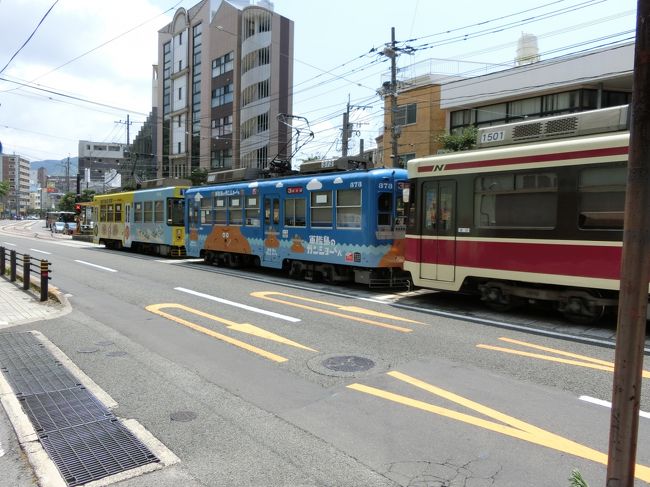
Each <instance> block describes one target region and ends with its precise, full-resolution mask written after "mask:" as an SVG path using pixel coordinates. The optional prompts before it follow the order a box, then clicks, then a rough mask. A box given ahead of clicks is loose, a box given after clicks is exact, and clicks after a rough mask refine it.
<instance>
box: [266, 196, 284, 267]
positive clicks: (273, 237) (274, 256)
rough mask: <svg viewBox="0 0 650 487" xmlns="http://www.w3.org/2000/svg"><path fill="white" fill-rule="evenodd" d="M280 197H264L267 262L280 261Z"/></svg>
mask: <svg viewBox="0 0 650 487" xmlns="http://www.w3.org/2000/svg"><path fill="white" fill-rule="evenodd" d="M280 221H281V220H280V197H279V196H278V195H266V196H265V197H264V228H263V231H264V256H263V260H264V261H265V262H274V261H277V260H280V252H279V250H280V238H281V235H280V231H281V230H280Z"/></svg>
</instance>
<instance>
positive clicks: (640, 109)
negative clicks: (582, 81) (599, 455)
mask: <svg viewBox="0 0 650 487" xmlns="http://www.w3.org/2000/svg"><path fill="white" fill-rule="evenodd" d="M648 22H650V0H638V2H637V24H636V44H635V52H634V79H633V91H632V105H631V107H630V108H631V111H632V116H631V126H630V152H629V158H628V171H627V190H626V191H627V192H626V197H625V222H624V232H623V255H622V258H621V291H620V297H619V307H618V327H617V330H616V356H615V360H614V381H613V392H612V413H611V421H610V432H609V458H608V463H607V484H606V485H607V487H631V486H633V485H634V468H635V463H636V447H637V438H638V434H639V407H640V401H641V384H642V379H641V377H642V375H641V374H642V369H643V348H644V343H645V328H646V312H647V306H648V278H649V277H650V251H649V249H650V211H649V210H648V206H649V205H650V161H649V158H650V140H648V137H647V134H648V133H650V98H649V97H650V89H649V86H648V82H650V39H649V38H648V36H649V35H650V29H649V28H648Z"/></svg>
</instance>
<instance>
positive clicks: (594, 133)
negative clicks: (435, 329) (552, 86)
mask: <svg viewBox="0 0 650 487" xmlns="http://www.w3.org/2000/svg"><path fill="white" fill-rule="evenodd" d="M627 114H628V110H627V107H614V108H610V109H604V110H596V111H593V112H586V113H582V114H574V115H568V116H561V117H549V118H543V119H537V120H533V121H529V122H522V123H518V124H512V125H503V126H494V127H489V128H485V129H481V131H479V143H478V144H479V147H481V146H482V147H481V148H479V149H476V150H471V151H465V152H456V153H450V154H443V155H437V156H430V157H425V158H420V159H414V160H411V161H409V163H408V175H409V181H410V183H409V191H408V201H409V204H408V206H409V207H410V208H409V221H408V223H409V224H408V228H407V235H406V256H405V264H404V268H405V270H407V271H409V272H410V273H411V276H412V279H413V282H414V284H415V285H417V286H421V287H425V288H432V289H438V290H448V291H468V292H476V293H480V295H481V299H482V300H483V301H485V302H486V303H487V304H488V305H489V306H491V307H493V308H496V309H504V310H505V309H508V308H511V307H514V306H517V305H519V304H523V303H525V302H530V301H550V302H553V303H555V305H556V306H557V309H558V310H559V311H560V312H561V313H563V314H564V315H565V316H566V317H567V318H569V319H571V320H573V321H580V322H591V321H595V320H597V319H598V318H600V316H602V314H603V313H604V311H605V310H606V308H607V307H608V306H616V304H617V301H618V289H619V275H620V260H621V248H622V238H623V232H622V229H623V215H624V200H625V184H626V177H627V175H626V166H627V157H628V142H629V132H628V130H627V127H628V115H627ZM601 125H604V126H605V128H604V129H602V130H607V131H608V132H604V133H598V132H599V131H600V130H601V128H600V127H601ZM585 133H586V134H588V135H583V134H585ZM536 140H537V141H536ZM531 141H532V142H531Z"/></svg>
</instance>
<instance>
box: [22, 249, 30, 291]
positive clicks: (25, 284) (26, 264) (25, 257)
mask: <svg viewBox="0 0 650 487" xmlns="http://www.w3.org/2000/svg"><path fill="white" fill-rule="evenodd" d="M30 265H31V264H30V259H29V255H27V254H25V255H23V290H25V291H29V280H30V276H29V271H30V268H29V267H30Z"/></svg>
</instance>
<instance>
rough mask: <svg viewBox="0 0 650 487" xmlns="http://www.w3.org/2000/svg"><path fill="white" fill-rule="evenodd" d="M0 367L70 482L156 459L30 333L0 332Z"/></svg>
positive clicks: (81, 481) (60, 470) (50, 453)
mask: <svg viewBox="0 0 650 487" xmlns="http://www.w3.org/2000/svg"><path fill="white" fill-rule="evenodd" d="M0 371H2V373H3V375H4V376H5V378H6V379H7V381H8V382H9V384H10V385H11V387H12V389H13V390H14V393H15V394H16V396H17V397H18V400H19V402H20V403H21V405H22V407H23V410H24V411H25V414H27V416H28V417H29V419H30V421H31V422H32V425H33V426H34V429H35V431H36V432H37V434H38V437H39V440H40V442H41V444H42V445H43V448H44V449H45V451H46V452H47V453H48V455H49V456H50V458H51V459H52V461H53V462H54V463H55V465H56V466H57V468H58V469H59V472H61V475H62V476H63V478H64V480H65V482H66V483H67V484H68V485H69V486H71V487H72V486H76V485H82V484H85V483H87V482H91V481H93V480H98V479H101V478H104V477H107V476H109V475H114V474H117V473H120V472H124V471H126V470H130V469H132V468H135V467H139V466H142V465H146V464H149V463H153V462H158V461H159V460H158V458H157V457H156V456H155V455H154V454H153V453H152V452H151V451H150V450H149V449H148V448H147V447H146V446H144V445H143V444H142V442H140V440H138V439H137V438H136V437H135V436H134V435H133V434H132V433H131V432H130V431H129V430H128V429H127V428H126V427H124V425H122V423H120V421H119V420H118V419H117V418H115V416H114V415H113V413H111V412H110V410H108V409H107V408H106V407H105V406H104V405H103V404H102V403H101V402H100V401H98V400H97V399H96V398H95V396H94V395H93V394H91V393H90V392H89V391H88V390H86V388H84V387H83V386H82V385H81V384H80V383H79V381H78V380H77V379H76V378H75V377H74V376H73V375H72V374H70V372H68V370H67V369H66V368H65V367H64V366H63V365H62V364H61V363H60V362H58V361H57V360H56V359H55V357H54V356H53V355H52V354H51V353H50V352H49V351H48V350H46V349H45V347H44V346H43V345H42V344H41V343H40V342H39V341H38V340H37V339H36V337H35V336H34V335H32V334H31V333H0Z"/></svg>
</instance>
